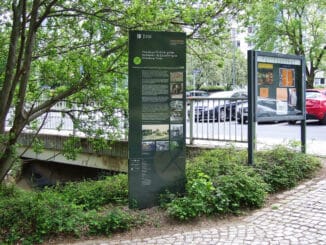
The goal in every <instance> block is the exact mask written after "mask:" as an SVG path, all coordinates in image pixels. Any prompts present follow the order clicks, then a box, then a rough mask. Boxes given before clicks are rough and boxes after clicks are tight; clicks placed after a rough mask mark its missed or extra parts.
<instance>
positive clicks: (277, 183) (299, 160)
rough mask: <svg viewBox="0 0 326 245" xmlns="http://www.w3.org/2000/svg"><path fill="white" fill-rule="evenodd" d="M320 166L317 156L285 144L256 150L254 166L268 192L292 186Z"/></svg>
mask: <svg viewBox="0 0 326 245" xmlns="http://www.w3.org/2000/svg"><path fill="white" fill-rule="evenodd" d="M320 167H321V163H320V160H319V159H318V158H316V157H313V156H310V155H306V154H303V153H301V152H297V151H294V150H291V149H289V148H287V147H285V146H276V147H274V148H273V149H271V150H266V151H260V152H257V153H256V159H255V166H254V168H255V170H256V171H257V172H258V173H259V174H260V175H261V176H262V178H263V179H264V181H265V182H266V183H267V184H268V185H269V186H270V188H269V190H270V192H277V191H281V190H285V189H289V188H292V187H294V186H296V185H297V184H298V182H299V181H301V180H303V179H306V178H310V177H312V176H313V175H314V174H315V173H316V171H317V170H319V169H320Z"/></svg>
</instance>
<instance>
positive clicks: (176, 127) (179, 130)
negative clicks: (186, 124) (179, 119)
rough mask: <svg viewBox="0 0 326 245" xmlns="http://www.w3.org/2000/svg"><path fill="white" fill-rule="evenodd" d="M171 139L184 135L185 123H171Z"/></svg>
mask: <svg viewBox="0 0 326 245" xmlns="http://www.w3.org/2000/svg"><path fill="white" fill-rule="evenodd" d="M170 134H171V139H180V138H182V137H183V124H171V130H170Z"/></svg>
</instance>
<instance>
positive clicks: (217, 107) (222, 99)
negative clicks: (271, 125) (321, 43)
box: [195, 91, 248, 122]
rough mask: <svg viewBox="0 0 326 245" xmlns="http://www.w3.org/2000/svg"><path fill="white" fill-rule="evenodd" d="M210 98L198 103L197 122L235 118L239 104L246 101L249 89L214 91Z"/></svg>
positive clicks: (196, 109) (196, 108) (196, 107)
mask: <svg viewBox="0 0 326 245" xmlns="http://www.w3.org/2000/svg"><path fill="white" fill-rule="evenodd" d="M208 98H209V99H208V100H204V101H198V103H197V104H196V106H195V121H196V122H197V121H198V122H212V121H221V122H223V121H226V120H234V119H235V117H236V108H237V106H238V105H239V104H241V103H244V102H246V100H247V98H248V94H247V91H223V92H216V93H213V94H211V95H210V96H209V97H208Z"/></svg>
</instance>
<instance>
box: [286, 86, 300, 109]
mask: <svg viewBox="0 0 326 245" xmlns="http://www.w3.org/2000/svg"><path fill="white" fill-rule="evenodd" d="M297 102H298V98H297V90H296V89H295V88H289V99H288V103H289V105H291V106H294V107H296V106H297Z"/></svg>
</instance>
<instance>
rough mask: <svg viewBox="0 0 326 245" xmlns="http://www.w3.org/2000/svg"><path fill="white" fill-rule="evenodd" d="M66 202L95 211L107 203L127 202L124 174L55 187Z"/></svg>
mask: <svg viewBox="0 0 326 245" xmlns="http://www.w3.org/2000/svg"><path fill="white" fill-rule="evenodd" d="M57 188H58V190H59V191H60V192H61V193H62V195H64V196H65V198H66V199H67V200H68V201H71V202H73V203H75V204H76V205H82V206H83V207H84V209H85V210H90V209H97V208H100V207H101V206H103V205H105V204H108V203H118V204H126V203H127V202H128V179H127V175H126V174H119V175H114V176H109V177H106V178H105V179H104V180H98V181H84V182H79V183H68V184H66V185H65V186H64V187H57Z"/></svg>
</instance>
